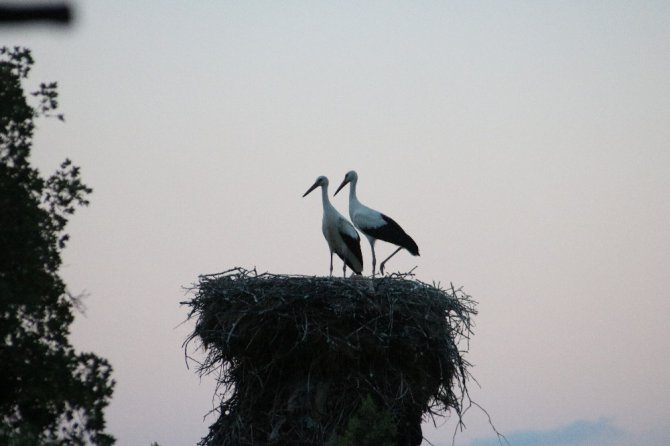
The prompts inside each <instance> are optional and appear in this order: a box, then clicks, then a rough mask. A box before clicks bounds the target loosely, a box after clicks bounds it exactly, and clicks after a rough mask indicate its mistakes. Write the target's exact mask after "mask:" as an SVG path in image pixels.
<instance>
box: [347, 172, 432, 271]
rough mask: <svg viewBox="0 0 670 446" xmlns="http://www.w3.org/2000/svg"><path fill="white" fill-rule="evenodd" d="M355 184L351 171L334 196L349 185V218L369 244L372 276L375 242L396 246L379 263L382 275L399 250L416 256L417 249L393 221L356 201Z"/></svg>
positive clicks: (355, 180) (417, 253)
mask: <svg viewBox="0 0 670 446" xmlns="http://www.w3.org/2000/svg"><path fill="white" fill-rule="evenodd" d="M357 183H358V174H357V173H356V172H355V171H353V170H352V171H350V172H348V173H347V174H346V176H345V177H344V181H343V182H342V184H341V185H340V187H338V188H337V190H336V191H335V194H337V193H338V192H339V191H340V189H342V188H343V187H344V186H345V185H346V184H349V216H350V217H351V221H352V222H353V223H354V225H355V226H356V227H357V228H358V229H359V230H360V231H361V232H362V233H363V234H364V235H365V237H366V238H367V239H368V242H370V249H371V250H372V275H373V276H374V275H375V268H376V265H377V257H376V255H375V242H376V241H377V240H383V241H386V242H389V243H393V244H394V245H397V246H398V249H396V250H395V251H394V252H393V254H391V255H390V256H388V257H387V258H386V259H385V260H384V261H383V262H382V263H381V265H380V267H379V269H380V271H381V273H382V274H383V273H384V264H385V263H386V262H387V261H388V260H389V259H390V258H391V257H393V256H394V255H396V254H397V253H398V251H400V250H401V249H403V248H405V249H406V250H408V251H409V252H410V253H411V254H412V255H415V256H418V255H419V247H418V246H417V245H416V243H415V242H414V240H412V238H411V237H410V236H409V235H407V233H406V232H405V231H404V230H403V229H402V228H401V227H400V225H398V223H396V222H395V220H393V219H392V218H390V217H388V216H386V215H384V214H382V213H381V212H379V211H376V210H374V209H372V208H369V207H367V206H365V205H364V204H363V203H361V202H360V201H358V197H357V196H356V184H357Z"/></svg>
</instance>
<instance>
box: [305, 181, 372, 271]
mask: <svg viewBox="0 0 670 446" xmlns="http://www.w3.org/2000/svg"><path fill="white" fill-rule="evenodd" d="M318 186H321V202H322V204H323V219H322V221H321V231H322V232H323V237H324V238H325V239H326V242H327V243H328V248H329V249H330V275H331V276H332V275H333V253H335V254H337V256H338V257H339V258H340V259H342V261H343V262H344V265H343V267H342V272H343V274H344V275H346V269H347V266H349V268H351V270H352V271H354V273H356V274H360V273H361V272H362V271H363V255H362V253H361V237H360V236H359V235H358V232H357V231H356V229H355V228H354V226H353V225H352V224H351V223H349V221H348V220H347V219H346V218H344V216H343V215H342V214H340V213H339V212H338V211H337V209H335V207H334V206H333V205H332V204H331V202H330V198H329V197H328V179H327V178H326V177H319V178H317V180H316V183H314V185H313V186H312V187H311V188H310V189H309V190H308V191H307V192H305V195H307V194H308V193H310V192H311V191H312V190H313V189H315V188H316V187H318ZM305 195H303V197H304V196H305Z"/></svg>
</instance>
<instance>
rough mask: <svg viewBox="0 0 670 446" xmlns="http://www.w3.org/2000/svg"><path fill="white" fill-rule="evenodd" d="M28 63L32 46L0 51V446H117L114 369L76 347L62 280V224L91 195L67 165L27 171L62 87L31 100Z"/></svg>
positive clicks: (44, 87)
mask: <svg viewBox="0 0 670 446" xmlns="http://www.w3.org/2000/svg"><path fill="white" fill-rule="evenodd" d="M32 65H33V58H32V56H31V52H30V50H29V49H25V48H19V47H15V48H6V47H5V48H0V444H3V445H4V444H7V445H15V446H19V445H65V444H67V445H85V444H95V445H111V444H114V441H115V440H114V438H113V437H112V436H110V435H108V434H106V433H105V432H104V429H105V419H104V414H103V410H104V408H105V407H106V406H107V405H108V403H109V399H110V397H111V395H112V389H113V386H114V381H113V380H112V379H111V372H112V368H111V366H110V364H109V363H108V362H107V361H106V360H105V359H103V358H100V357H98V356H96V355H95V354H93V353H77V352H75V351H74V349H73V347H72V346H71V345H70V343H69V340H68V335H69V327H70V324H71V323H72V321H73V319H74V314H73V310H74V308H75V306H76V304H77V303H78V301H77V298H76V297H74V296H72V295H71V294H70V293H68V291H67V289H66V286H65V284H64V282H63V280H62V279H61V277H60V276H59V274H58V270H59V268H60V266H61V262H62V260H61V251H62V249H63V248H64V247H65V245H66V243H67V240H68V235H67V234H66V233H65V232H64V230H65V226H66V224H67V222H68V219H69V218H70V216H71V215H72V214H73V213H74V211H75V208H76V207H77V206H85V205H87V204H88V201H87V199H86V197H87V195H88V194H90V193H91V192H92V190H91V189H90V188H89V187H87V186H86V185H85V184H84V183H83V182H82V181H81V178H80V172H79V168H78V167H77V166H74V165H73V164H72V163H71V161H70V160H68V159H66V160H65V161H64V162H63V163H62V164H61V166H60V168H59V169H58V170H57V171H56V172H55V173H54V174H53V175H51V176H50V177H48V178H44V177H42V176H41V175H40V173H39V172H38V171H37V169H35V168H34V167H32V166H31V165H30V160H29V157H30V150H31V148H32V138H33V133H34V131H35V120H36V119H37V118H39V117H41V116H47V117H48V116H55V117H57V118H59V119H61V120H62V119H63V117H62V115H58V114H56V110H57V108H58V94H57V85H56V83H50V84H41V85H40V88H39V90H38V91H36V92H34V93H32V97H33V98H34V101H35V102H36V104H34V105H31V104H30V103H29V101H28V98H27V97H26V95H25V93H24V90H23V85H22V82H23V81H24V80H26V79H27V77H28V74H29V72H30V69H31V67H32Z"/></svg>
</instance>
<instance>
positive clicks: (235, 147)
mask: <svg viewBox="0 0 670 446" xmlns="http://www.w3.org/2000/svg"><path fill="white" fill-rule="evenodd" d="M75 6H76V20H75V23H74V25H73V26H72V27H71V28H70V29H69V30H65V31H64V30H62V29H56V28H49V27H27V28H8V27H4V28H2V29H0V37H1V38H2V41H3V42H4V44H8V45H25V46H27V47H29V48H31V49H33V52H34V56H35V59H36V67H35V69H34V71H33V74H32V77H31V80H32V82H33V83H34V84H35V85H36V84H37V83H38V82H41V81H58V83H59V89H60V94H61V101H60V103H61V109H62V112H64V113H65V115H66V123H65V124H62V123H60V122H57V121H56V120H53V121H43V122H41V123H40V126H39V129H38V131H37V137H36V144H35V147H34V152H33V160H34V162H35V163H36V165H38V166H39V167H40V168H42V169H44V171H45V172H48V171H51V170H53V169H54V168H55V167H56V166H57V164H58V163H59V162H60V161H61V160H62V159H63V158H65V157H70V158H72V159H73V160H74V162H75V163H76V164H78V165H80V166H81V167H82V171H83V177H84V179H85V181H86V182H87V183H88V184H89V185H90V186H92V187H93V188H94V190H95V191H94V194H93V195H92V197H91V202H92V204H91V206H90V207H89V208H88V209H83V210H81V211H80V212H78V213H77V214H76V215H75V217H74V218H73V220H72V223H71V225H70V227H69V232H70V234H71V236H72V241H71V243H70V245H69V247H68V249H67V251H66V253H65V257H64V258H65V266H64V268H63V270H62V274H63V276H64V278H65V280H66V282H67V283H68V284H69V286H70V289H71V291H72V292H75V293H77V292H82V291H86V292H87V293H89V294H90V296H89V297H88V299H87V300H86V305H87V307H88V311H87V313H86V316H85V317H84V316H80V317H79V318H78V319H77V321H76V322H75V324H74V327H73V340H74V344H75V345H76V346H77V348H79V349H82V350H93V351H95V352H96V353H98V354H100V355H102V356H104V357H106V358H108V359H109V360H110V361H111V362H112V365H113V366H114V370H115V372H114V377H115V379H116V380H117V387H116V392H115V394H114V399H113V401H112V404H111V405H110V407H109V409H108V411H107V419H108V424H109V430H110V432H111V433H112V434H113V435H115V436H116V437H117V438H118V440H119V441H118V444H119V445H146V446H148V445H149V444H150V442H152V441H158V442H159V443H160V444H161V446H177V445H184V444H194V443H195V442H196V441H197V440H198V439H199V438H200V437H201V436H202V435H204V434H205V432H206V431H207V426H208V425H209V423H211V422H213V421H214V419H213V418H212V417H210V418H208V419H207V420H205V421H204V422H203V415H204V414H205V413H206V412H208V411H209V410H210V409H211V407H212V393H213V384H212V380H211V379H205V380H203V381H202V382H200V381H199V379H198V378H197V376H196V375H195V374H194V372H193V370H187V369H186V367H185V365H184V356H183V351H182V350H181V343H182V341H183V339H184V338H185V336H186V335H187V334H188V332H189V329H190V328H191V325H190V324H184V325H182V326H179V324H180V323H181V322H182V321H183V320H184V318H185V317H186V314H187V313H186V308H181V307H180V306H179V302H180V301H181V300H184V299H185V296H184V291H183V289H182V287H183V286H188V285H189V284H191V283H192V282H194V281H196V280H197V276H198V274H204V273H212V272H218V271H223V270H226V269H228V268H231V267H234V266H243V267H248V268H250V267H254V266H256V267H257V268H258V269H259V270H260V271H270V272H275V273H290V274H317V275H324V274H327V273H328V266H329V257H328V250H327V246H326V243H325V241H324V240H323V237H322V235H321V229H320V225H321V204H320V202H319V200H318V199H317V197H312V196H309V197H307V198H305V199H303V198H301V195H302V193H303V192H304V191H305V190H306V189H307V188H308V187H309V186H310V185H311V184H312V183H313V182H314V180H315V178H316V177H317V176H318V175H326V176H328V177H329V178H330V181H331V185H333V184H335V183H337V184H339V182H340V181H341V180H342V178H343V176H344V174H345V173H346V172H347V171H348V170H350V169H356V170H357V171H358V174H359V183H358V196H359V198H360V199H361V201H362V202H364V203H366V204H368V205H370V206H371V207H374V208H375V209H378V210H380V211H383V212H385V213H387V214H388V215H390V216H392V217H393V218H394V219H395V220H397V221H398V222H399V223H400V224H401V225H402V226H403V227H404V228H405V230H406V231H407V232H408V233H409V234H410V235H411V236H412V237H413V238H414V239H415V240H416V242H417V243H418V245H419V247H420V249H421V257H419V258H414V257H411V256H409V255H407V254H406V253H401V254H398V255H397V256H396V257H394V259H393V260H392V261H391V262H389V265H388V266H389V268H390V269H391V270H401V271H407V270H409V269H411V268H413V267H414V266H418V268H417V270H416V273H417V276H418V278H419V279H421V280H423V281H426V282H432V281H436V282H442V283H443V284H448V283H449V282H453V283H454V284H455V285H456V286H463V287H464V289H465V290H466V291H467V292H468V293H470V294H471V295H472V296H473V297H474V298H475V299H476V300H478V301H479V303H480V305H479V311H480V314H479V315H478V316H477V318H476V320H475V322H476V327H475V336H474V338H473V339H472V342H471V344H470V353H469V356H468V357H469V360H470V362H472V363H473V364H474V367H473V369H472V373H473V375H474V376H475V377H476V378H477V380H478V381H479V383H480V385H481V388H479V387H477V386H476V385H474V383H473V385H472V389H471V391H472V396H473V398H474V399H475V400H476V401H477V402H478V403H479V404H481V405H483V406H484V407H485V408H486V409H487V410H488V411H489V413H490V414H491V416H492V417H493V419H494V422H495V423H496V426H497V427H498V429H499V430H500V431H502V432H503V433H509V434H512V433H515V432H517V433H523V432H526V433H528V432H532V433H538V432H539V433H545V434H546V433H548V434H547V435H557V434H556V432H559V431H560V430H561V429H564V428H565V429H567V428H569V427H570V426H574V423H579V422H585V423H586V424H578V426H587V427H588V426H591V427H593V429H594V430H597V429H604V431H603V432H605V433H608V432H609V433H611V432H619V433H621V435H620V436H619V437H618V439H617V441H619V443H621V442H624V441H628V440H625V439H630V442H629V443H625V444H630V445H633V444H639V441H638V440H640V439H645V442H646V443H645V444H647V445H651V446H656V445H661V444H667V440H668V437H670V434H669V432H670V426H669V425H668V419H670V359H669V357H668V354H667V352H668V339H669V335H670V328H669V327H668V323H667V318H668V316H670V296H669V292H668V287H667V285H666V281H667V278H668V276H669V273H670V200H669V199H668V197H670V150H668V149H669V148H670V106H669V104H670V28H669V27H668V26H667V25H668V23H670V4H669V3H668V2H662V1H648V2H643V3H639V2H637V3H630V2H621V1H611V2H592V1H579V2H578V1H572V2H551V3H549V2H539V3H538V2H516V1H514V2H490V3H480V2H477V3H475V2H421V3H415V2H377V1H372V2H363V3H361V2H294V1H288V2H212V3H204V2H198V3H187V2H158V1H153V2H130V1H117V2H103V1H86V2H77V3H76V4H75ZM331 189H333V188H332V187H331ZM346 199H347V195H346V194H338V196H337V197H335V198H333V200H332V202H333V204H334V205H335V206H336V207H337V208H338V209H339V210H340V212H342V213H343V214H345V215H346V214H347V212H346V211H347V204H346ZM392 249H393V248H392V247H391V246H389V245H385V244H378V247H377V252H378V257H379V258H383V257H385V256H386V255H388V254H389V253H390V252H392ZM363 256H364V260H365V262H366V263H365V265H366V270H367V271H368V272H369V268H370V252H369V247H368V246H367V243H364V244H363ZM603 420H605V421H603ZM465 421H466V424H467V425H468V430H467V431H466V432H464V433H461V434H459V436H458V437H457V444H468V443H469V442H471V441H474V439H481V438H485V437H490V436H491V435H492V432H491V429H490V428H489V427H488V426H487V422H486V417H485V416H484V415H483V414H482V413H481V412H478V411H477V410H475V409H473V410H472V411H471V412H470V413H469V414H468V415H467V417H466V420H465ZM610 428H611V429H613V430H608V429H610ZM425 431H426V436H427V438H429V439H430V441H431V442H433V443H443V444H450V443H451V435H452V432H453V422H448V423H447V424H446V425H445V426H444V427H443V428H441V429H439V430H435V429H433V428H430V427H429V426H427V427H426V429H425ZM598 432H600V431H598ZM520 438H521V437H520ZM654 439H656V440H654ZM610 440H611V439H610ZM574 441H577V440H574ZM580 441H581V440H580ZM608 441H609V440H608ZM612 441H614V440H612ZM619 443H617V445H619ZM473 444H477V443H473ZM550 444H557V445H564V444H568V443H555V442H554V443H550ZM571 444H581V443H571ZM612 444H613V445H614V443H612ZM621 444H624V443H621Z"/></svg>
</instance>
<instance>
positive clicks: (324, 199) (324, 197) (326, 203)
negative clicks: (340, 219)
mask: <svg viewBox="0 0 670 446" xmlns="http://www.w3.org/2000/svg"><path fill="white" fill-rule="evenodd" d="M321 203H322V204H323V210H324V212H325V211H329V210H331V209H333V205H332V204H330V198H328V186H321Z"/></svg>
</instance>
